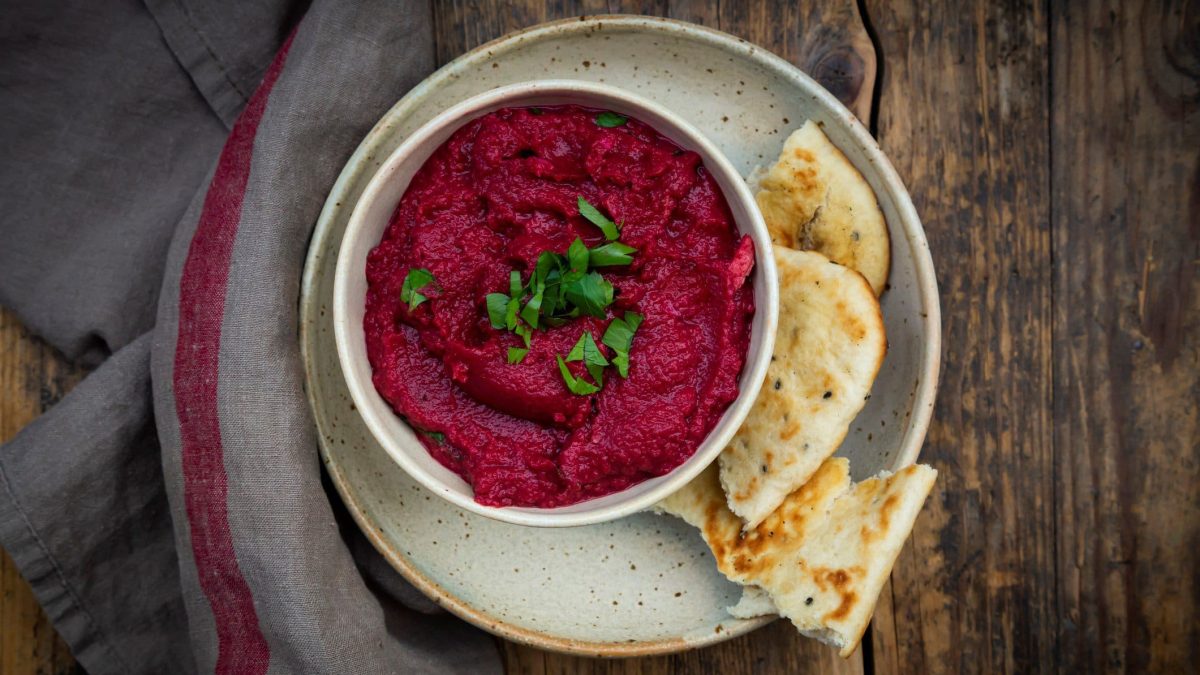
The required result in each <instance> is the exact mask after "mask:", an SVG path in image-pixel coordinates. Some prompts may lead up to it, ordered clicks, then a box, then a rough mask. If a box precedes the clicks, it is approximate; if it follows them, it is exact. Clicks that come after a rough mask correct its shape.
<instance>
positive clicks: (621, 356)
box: [600, 312, 645, 377]
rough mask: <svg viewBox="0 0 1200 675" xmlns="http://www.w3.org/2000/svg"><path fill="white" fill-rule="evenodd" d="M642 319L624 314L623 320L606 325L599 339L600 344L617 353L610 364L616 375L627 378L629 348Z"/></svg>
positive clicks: (634, 313)
mask: <svg viewBox="0 0 1200 675" xmlns="http://www.w3.org/2000/svg"><path fill="white" fill-rule="evenodd" d="M644 318H645V317H643V316H642V315H641V314H638V313H636V312H625V317H624V318H620V319H613V320H612V323H610V324H608V330H606V331H604V337H602V338H600V341H601V342H603V343H604V344H606V345H608V346H609V347H612V350H613V351H615V352H616V353H617V355H616V356H614V357H613V360H612V364H613V365H614V366H616V367H617V374H619V375H620V376H621V377H629V347H630V345H632V344H633V334H634V333H636V332H637V329H638V326H640V325H642V320H643V319H644Z"/></svg>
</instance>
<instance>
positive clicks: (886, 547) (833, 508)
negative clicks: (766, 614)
mask: <svg viewBox="0 0 1200 675" xmlns="http://www.w3.org/2000/svg"><path fill="white" fill-rule="evenodd" d="M849 466H850V464H849V461H848V460H846V459H844V458H834V459H830V460H827V461H826V462H825V463H824V464H822V465H821V468H820V470H819V471H818V472H817V473H816V474H814V475H813V477H812V479H811V480H810V481H809V482H808V483H807V484H805V485H804V487H802V488H800V489H799V490H797V491H796V492H794V493H792V494H791V495H789V496H788V498H787V499H786V500H785V501H784V502H783V504H781V505H780V506H779V508H778V509H777V510H776V511H775V512H774V513H772V514H771V516H770V517H769V518H767V519H766V520H764V521H763V522H762V523H761V524H759V525H758V527H756V528H754V529H752V530H749V531H745V532H744V531H743V530H742V521H741V519H739V518H738V517H737V516H736V515H734V514H733V512H732V511H730V510H729V508H728V507H727V506H726V503H725V495H724V493H723V492H722V490H721V486H720V483H719V481H718V477H717V472H716V470H715V468H714V467H711V466H710V467H709V468H708V469H706V470H705V471H704V473H702V474H700V476H698V477H697V478H696V479H695V480H693V481H692V482H691V483H689V484H688V485H687V486H685V487H684V488H683V489H682V490H680V491H679V492H676V493H675V494H673V495H671V496H670V497H668V498H667V499H665V500H663V501H662V502H661V503H660V504H659V510H661V511H665V512H667V513H671V514H674V515H676V516H679V517H681V518H683V519H684V520H685V521H687V522H688V523H690V524H692V525H693V526H695V527H697V528H699V529H700V532H701V534H702V535H703V536H704V540H705V542H706V543H707V544H708V546H709V548H710V549H712V552H713V556H714V557H715V558H716V561H717V567H718V569H720V571H721V573H722V574H724V575H725V576H726V577H728V578H729V579H730V580H732V581H735V582H737V583H740V584H744V585H753V586H757V587H759V588H761V589H762V590H763V591H766V593H767V594H768V595H769V596H770V599H771V600H772V602H773V603H774V605H775V607H777V608H778V610H779V613H780V614H781V615H783V616H785V617H787V618H788V619H790V620H791V622H792V623H793V624H795V626H796V628H798V629H799V630H800V632H801V633H803V634H805V635H807V636H809V637H813V638H816V639H818V640H820V641H821V642H825V643H827V644H831V645H833V646H835V647H837V648H838V649H839V653H840V654H841V655H842V656H843V657H847V656H849V655H850V654H852V653H853V652H854V649H855V648H856V647H857V646H858V643H859V640H861V639H862V634H863V631H864V630H866V627H867V623H868V622H869V621H870V619H871V614H872V613H873V612H874V611H875V603H876V602H877V600H878V598H879V592H880V590H881V589H882V588H883V584H884V582H885V581H887V578H888V575H889V574H890V573H891V570H892V565H893V564H894V563H895V561H896V556H898V555H899V553H900V549H901V548H902V547H903V545H904V541H905V540H906V539H907V538H908V535H909V533H910V532H911V531H912V527H913V523H914V522H915V521H916V518H917V514H918V513H919V512H920V510H921V505H922V504H923V503H924V502H925V497H926V496H927V495H928V494H929V491H930V490H931V489H932V488H933V483H934V479H935V478H936V477H937V472H936V471H935V470H934V469H932V468H930V467H928V466H924V465H914V466H909V467H906V468H904V469H901V470H899V471H897V472H895V473H891V474H888V473H883V474H880V475H879V476H877V477H875V478H870V479H867V480H865V481H863V482H861V483H857V484H853V485H852V484H851V483H850V468H849ZM748 602H749V603H752V604H751V605H750V606H749V607H747V610H748V611H761V609H762V604H761V598H759V597H757V594H756V593H753V592H752V593H751V594H750V598H749V600H748ZM740 604H742V603H739V605H740Z"/></svg>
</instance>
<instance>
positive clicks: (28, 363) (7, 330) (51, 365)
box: [0, 309, 83, 675]
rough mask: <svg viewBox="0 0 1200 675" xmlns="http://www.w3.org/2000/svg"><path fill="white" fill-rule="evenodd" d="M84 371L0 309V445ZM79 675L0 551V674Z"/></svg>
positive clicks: (61, 643)
mask: <svg viewBox="0 0 1200 675" xmlns="http://www.w3.org/2000/svg"><path fill="white" fill-rule="evenodd" d="M82 374H83V371H82V370H81V369H78V368H74V367H72V366H70V365H69V364H67V363H66V362H65V361H64V360H63V359H62V358H61V357H59V356H58V355H57V353H56V352H55V351H54V350H52V349H51V348H50V347H48V346H47V345H46V344H45V343H44V342H42V341H41V340H38V339H36V338H34V337H33V336H32V335H30V334H29V332H28V331H26V330H25V329H24V328H23V327H22V326H21V324H20V322H19V321H17V319H16V317H14V316H13V315H12V313H11V312H9V311H8V310H5V309H0V444H2V443H4V442H5V441H7V440H8V439H10V438H12V437H13V436H15V435H16V434H17V432H18V431H20V430H21V428H22V427H24V426H25V425H26V424H28V423H29V422H30V421H32V420H33V418H35V417H37V416H38V415H40V414H42V412H44V411H45V410H46V409H47V408H49V407H50V406H52V405H54V404H55V403H57V402H58V400H59V399H60V398H62V396H63V394H65V393H66V392H67V391H68V390H69V389H70V388H71V387H73V386H74V385H75V383H76V382H78V381H79V379H80V377H81V376H82ZM76 672H82V670H80V669H78V667H77V666H76V664H75V660H74V659H73V658H71V651H70V649H69V648H68V647H67V645H66V643H64V642H63V641H62V638H60V637H59V636H58V634H57V633H55V632H54V627H53V626H52V625H51V624H50V620H49V619H47V618H46V614H45V612H43V611H42V608H41V606H39V605H38V603H37V600H36V599H35V598H34V597H33V590H32V589H30V588H29V584H28V583H26V582H25V580H24V579H23V578H21V575H20V573H19V572H18V571H17V568H16V565H14V564H13V561H12V559H11V558H9V557H8V554H7V553H5V552H4V551H3V550H0V673H3V675H35V674H36V675H48V674H51V673H53V674H54V675H60V674H62V675H65V674H67V673H76Z"/></svg>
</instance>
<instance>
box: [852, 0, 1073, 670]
mask: <svg viewBox="0 0 1200 675" xmlns="http://www.w3.org/2000/svg"><path fill="white" fill-rule="evenodd" d="M866 6H867V9H866V14H867V15H868V16H869V17H870V19H871V23H872V26H873V27H874V30H875V33H876V35H878V36H879V37H880V42H881V44H880V51H881V53H882V55H883V59H884V64H885V67H884V69H883V78H882V83H881V84H882V86H881V95H880V100H879V103H878V105H879V112H878V129H877V132H878V138H879V140H880V143H881V145H882V146H883V149H884V151H885V152H886V153H887V154H888V156H889V157H890V158H891V159H892V161H893V162H894V163H895V164H896V167H897V169H898V170H899V172H900V174H901V176H903V177H904V179H905V180H906V182H907V185H908V187H909V191H910V192H911V193H912V196H913V200H914V202H915V204H916V207H917V211H918V213H920V214H921V216H922V219H923V221H924V223H925V228H926V232H927V234H928V237H929V242H930V246H931V248H932V250H933V259H934V263H935V265H936V266H937V269H938V284H939V287H940V290H941V297H942V316H943V345H944V351H943V365H942V380H941V388H940V392H939V396H938V404H937V408H936V411H935V413H934V422H933V426H932V428H931V429H930V433H929V439H928V441H927V442H926V446H925V448H924V450H923V451H922V453H921V461H923V462H928V463H931V464H933V465H934V466H935V467H937V469H938V471H939V472H940V475H939V476H938V486H937V488H935V494H934V495H933V497H931V499H930V500H929V501H928V502H927V503H926V505H925V510H924V513H923V515H922V517H921V519H920V520H919V521H918V523H917V526H916V529H915V531H914V533H913V537H912V538H911V540H910V542H909V543H908V545H907V546H906V547H905V549H904V551H903V553H902V555H901V559H900V561H899V563H898V564H897V566H896V568H895V570H894V572H893V574H892V583H891V588H890V595H887V596H885V602H883V603H881V607H880V611H879V613H878V614H877V620H876V625H877V627H878V629H877V630H874V631H872V637H873V639H874V656H875V666H876V669H877V671H880V672H910V671H911V672H930V673H938V672H944V673H955V672H1036V671H1038V670H1041V669H1045V668H1049V667H1051V666H1052V664H1053V663H1054V649H1055V644H1054V643H1055V641H1054V636H1053V634H1052V631H1050V630H1046V628H1047V627H1049V626H1052V625H1053V623H1054V612H1055V604H1054V603H1055V598H1054V590H1053V589H1054V572H1053V568H1054V564H1053V561H1054V521H1053V515H1054V511H1053V505H1054V481H1053V477H1054V463H1053V449H1052V426H1053V425H1052V419H1051V416H1050V411H1051V409H1052V405H1051V396H1052V392H1051V330H1052V326H1051V310H1052V300H1051V284H1050V281H1051V264H1052V257H1051V251H1050V244H1051V238H1050V229H1049V223H1050V213H1049V205H1048V203H1049V187H1050V182H1049V164H1050V146H1049V136H1048V133H1047V117H1048V114H1049V105H1050V102H1049V97H1048V85H1049V82H1048V79H1047V78H1048V73H1047V69H1046V65H1047V63H1048V44H1047V37H1048V35H1047V26H1048V20H1047V17H1046V15H1045V14H1044V13H1043V11H1042V10H1043V6H1042V5H1040V4H1033V3H1028V4H1026V3H1015V2H1014V3H995V2H956V3H937V4H936V5H931V4H930V3H889V2H884V1H882V0H878V1H876V0H872V1H870V2H867V3H866Z"/></svg>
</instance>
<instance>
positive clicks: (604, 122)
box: [596, 110, 629, 129]
mask: <svg viewBox="0 0 1200 675" xmlns="http://www.w3.org/2000/svg"><path fill="white" fill-rule="evenodd" d="M628 121H629V118H628V117H625V116H624V115H619V114H617V113H615V112H612V111H611V110H605V111H604V112H602V113H600V114H599V115H596V124H597V125H599V126H602V127H604V128H606V129H611V128H612V127H619V126H621V125H623V124H625V123H626V122H628Z"/></svg>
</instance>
